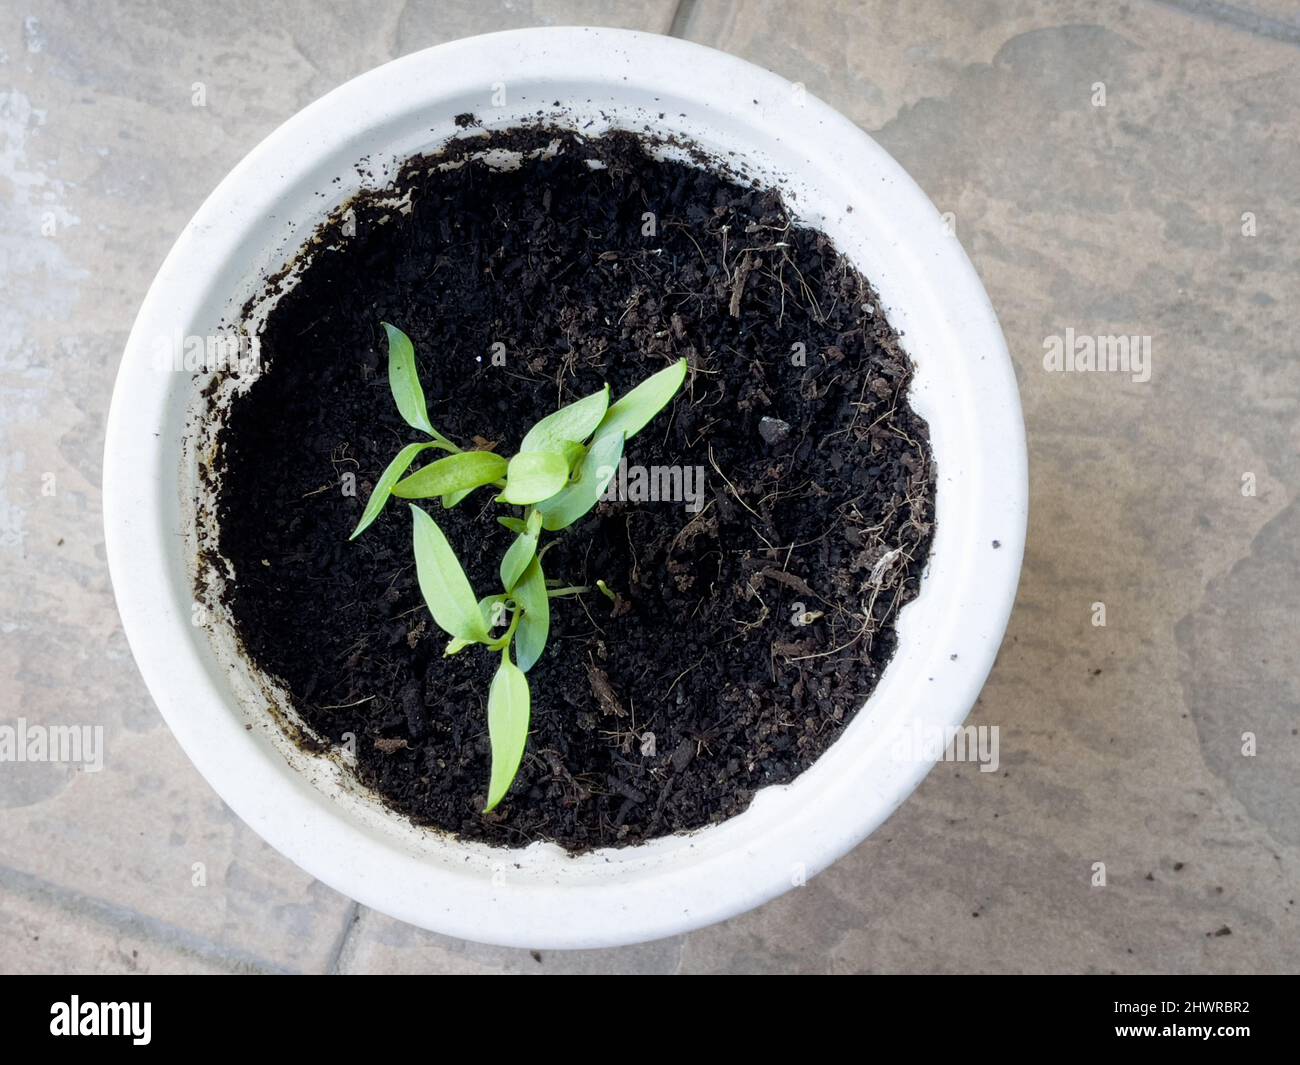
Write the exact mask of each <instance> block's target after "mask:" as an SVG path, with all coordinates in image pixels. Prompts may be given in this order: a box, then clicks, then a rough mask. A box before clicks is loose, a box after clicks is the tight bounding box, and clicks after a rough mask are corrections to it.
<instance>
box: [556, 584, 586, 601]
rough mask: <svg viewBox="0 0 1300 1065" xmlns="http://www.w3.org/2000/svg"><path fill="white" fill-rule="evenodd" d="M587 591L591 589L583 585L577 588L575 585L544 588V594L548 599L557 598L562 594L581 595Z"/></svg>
mask: <svg viewBox="0 0 1300 1065" xmlns="http://www.w3.org/2000/svg"><path fill="white" fill-rule="evenodd" d="M589 591H591V589H590V588H587V587H585V586H584V587H582V588H577V587H570V588H548V589H546V595H547V597H548V598H550V599H558V598H560V596H562V595H582V594H584V593H585V592H589Z"/></svg>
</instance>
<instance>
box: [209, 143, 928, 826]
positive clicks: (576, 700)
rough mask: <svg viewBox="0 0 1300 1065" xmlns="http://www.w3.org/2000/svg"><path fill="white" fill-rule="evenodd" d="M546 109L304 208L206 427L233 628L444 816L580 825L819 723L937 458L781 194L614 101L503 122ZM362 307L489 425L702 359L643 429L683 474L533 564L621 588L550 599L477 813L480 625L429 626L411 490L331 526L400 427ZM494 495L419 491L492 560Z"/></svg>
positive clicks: (643, 817)
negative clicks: (515, 714) (535, 120)
mask: <svg viewBox="0 0 1300 1065" xmlns="http://www.w3.org/2000/svg"><path fill="white" fill-rule="evenodd" d="M552 138H554V139H556V140H558V142H559V148H560V150H559V151H558V153H557V154H555V155H554V156H553V157H550V158H532V159H531V160H530V161H526V162H525V164H524V165H523V166H521V167H519V168H518V169H514V170H499V169H493V168H491V167H489V166H487V165H485V164H484V163H482V162H481V161H476V160H474V159H473V158H472V157H471V156H469V153H468V152H467V151H466V149H465V148H464V146H463V142H462V144H461V145H460V146H459V147H456V148H453V149H451V150H450V151H449V153H448V157H457V158H458V161H460V162H464V165H459V166H455V167H452V168H446V169H438V168H436V166H434V165H433V164H434V163H436V162H438V160H437V159H431V158H426V159H422V160H414V161H412V162H411V163H409V164H408V165H407V166H406V167H405V168H404V169H403V170H402V171H401V173H400V174H399V175H398V177H397V178H396V193H397V195H408V194H409V203H410V210H409V212H403V211H402V210H399V209H397V208H395V207H394V206H393V205H392V190H389V192H388V193H387V194H386V197H387V201H388V202H387V203H379V202H377V201H376V200H375V199H374V198H373V197H371V198H369V199H362V200H361V201H360V202H357V203H356V204H354V215H355V235H354V236H353V235H344V233H343V232H342V231H341V230H340V226H341V225H342V224H343V223H339V222H336V223H334V224H333V225H332V226H330V227H328V228H327V230H326V231H325V232H323V233H322V234H321V241H320V243H319V244H318V247H320V248H321V249H322V250H320V251H319V253H318V254H317V255H316V256H315V257H314V259H313V260H312V261H311V262H310V265H309V266H308V267H307V268H306V270H305V271H304V273H303V275H302V277H301V280H300V282H299V283H298V284H297V286H296V287H293V288H291V289H290V290H289V291H288V292H287V294H285V295H284V296H283V297H282V299H281V300H280V302H279V303H278V305H277V306H276V307H275V309H274V310H273V312H272V313H271V315H270V318H269V320H268V322H267V324H266V327H265V330H264V332H263V333H262V335H261V354H262V360H263V366H264V368H265V372H264V373H263V375H262V376H261V377H260V378H259V379H258V380H257V381H256V382H255V384H254V385H253V386H252V387H251V389H250V390H249V391H248V392H247V394H246V395H243V396H240V397H238V398H236V399H235V400H234V401H233V403H232V405H231V408H230V410H229V412H228V420H227V423H226V425H225V427H224V428H223V430H222V431H221V435H220V451H219V457H218V461H217V468H218V471H219V474H220V495H219V506H218V514H219V520H220V551H221V554H222V555H224V556H225V558H226V559H227V560H228V561H229V563H230V564H231V565H232V566H233V572H234V580H233V582H231V583H230V585H229V586H228V588H227V591H226V593H225V594H226V597H227V602H228V605H229V607H230V608H231V611H232V613H233V617H234V620H235V623H236V627H237V630H238V632H239V634H240V637H241V639H242V641H243V643H244V645H245V647H246V650H247V652H248V653H249V655H250V656H251V657H252V659H253V660H254V661H255V662H256V663H257V664H258V665H259V666H260V667H261V668H262V669H263V670H265V671H266V672H267V673H269V674H270V675H272V676H274V677H276V678H278V679H279V680H281V681H282V682H283V684H284V685H285V686H286V687H287V689H288V691H289V692H290V693H291V694H292V698H293V701H294V703H295V705H296V708H297V710H298V712H299V713H300V714H301V716H302V717H303V719H304V720H305V721H306V722H307V723H308V724H309V725H310V726H311V728H312V729H313V730H315V731H316V732H317V733H318V734H319V736H320V737H321V738H322V739H325V740H328V741H329V742H331V743H336V744H337V743H340V742H342V740H343V737H344V734H345V733H352V734H353V735H354V736H355V737H356V755H357V761H358V773H359V775H360V777H361V779H362V780H363V781H364V782H365V783H366V784H368V785H369V786H371V787H372V788H374V789H376V790H377V791H378V792H379V793H381V794H382V795H383V797H384V798H385V799H386V800H387V801H388V802H389V803H390V804H391V805H392V806H394V807H396V808H397V809H400V810H402V811H404V812H405V813H407V814H409V815H410V817H411V818H412V819H413V820H415V821H416V822H418V823H421V824H428V825H434V826H438V827H440V828H443V829H448V830H451V831H453V832H455V833H458V834H460V835H461V836H463V837H472V838H477V839H485V840H489V841H492V842H497V843H502V844H509V845H523V844H527V843H529V842H531V841H533V840H537V839H550V840H554V841H557V842H558V843H560V844H562V845H564V846H565V847H568V848H571V849H583V848H589V847H593V846H603V845H611V844H620V843H632V842H635V841H638V840H643V839H647V838H650V837H653V836H659V835H663V834H665V833H669V832H674V831H679V830H684V829H690V828H695V827H697V826H701V825H705V824H708V823H710V822H714V821H719V820H721V819H723V818H727V817H730V816H732V815H734V814H737V813H739V812H741V811H742V810H744V809H745V807H746V806H747V805H748V804H749V802H750V800H751V799H752V798H753V796H754V793H755V792H756V791H757V790H758V789H759V788H761V787H764V786H765V785H769V784H779V783H784V782H788V781H790V780H791V779H793V778H794V777H795V776H797V775H798V774H799V773H800V772H802V771H803V770H805V769H807V768H808V767H809V766H810V765H812V763H813V762H814V761H815V760H816V759H817V757H818V755H820V754H821V753H822V752H823V751H824V750H826V748H827V747H828V746H830V744H831V743H833V742H834V740H835V739H836V738H837V737H838V736H839V734H840V732H841V730H842V729H843V728H844V726H845V724H846V723H847V722H848V721H849V720H850V719H851V718H852V716H853V714H854V713H855V711H856V710H857V708H858V707H860V706H861V705H862V703H863V701H864V700H865V698H866V697H867V695H868V694H869V693H870V692H871V690H872V689H873V687H874V686H875V684H876V681H877V679H878V677H879V675H880V671H881V669H882V668H883V667H884V665H885V663H886V662H887V661H888V659H889V657H890V655H891V654H892V653H893V650H894V645H895V636H894V629H893V623H894V620H895V618H896V617H897V614H898V611H899V609H900V607H902V606H903V605H904V604H905V603H907V602H908V601H909V600H910V599H911V598H913V597H914V596H915V594H916V592H917V590H918V584H919V581H920V577H921V573H922V570H923V568H924V566H925V562H926V557H927V553H928V551H929V545H930V540H931V530H932V521H933V512H934V508H933V500H934V479H933V468H932V462H931V458H930V453H929V447H928V432H927V427H926V424H925V422H924V421H923V420H922V419H920V418H919V417H917V415H916V414H914V413H913V412H912V410H911V409H910V407H909V406H908V402H907V389H908V382H909V380H910V376H911V365H910V363H909V360H908V358H907V356H906V354H905V353H904V352H903V351H902V349H901V347H900V345H899V340H898V337H897V336H896V334H895V333H894V332H893V331H892V330H891V328H890V326H889V325H888V323H887V322H886V320H885V318H884V316H883V314H882V313H881V312H880V311H879V310H878V309H877V297H876V295H875V293H874V292H873V291H872V289H871V287H870V285H869V284H868V283H867V281H866V280H864V279H863V278H862V277H861V276H860V275H859V274H858V273H857V272H856V271H855V270H854V269H853V267H852V266H851V265H850V264H849V263H848V262H847V261H846V260H845V259H843V258H842V257H841V256H840V255H839V254H838V253H837V252H836V250H835V248H834V247H833V246H832V245H831V243H830V242H829V240H828V239H827V238H826V237H825V236H824V235H822V234H820V233H818V232H816V231H813V230H811V229H807V228H802V227H800V226H798V225H796V224H794V223H793V222H792V221H791V216H790V214H789V213H788V211H787V210H786V208H785V206H784V205H783V203H782V201H781V199H780V197H779V196H778V195H777V194H775V193H773V192H771V191H765V190H764V189H762V188H758V187H749V186H747V185H746V184H745V183H744V181H743V179H740V178H734V177H724V176H720V173H721V172H720V170H719V169H713V170H706V169H701V168H699V167H697V166H692V165H685V164H679V163H675V162H662V161H655V160H654V159H652V158H651V157H650V155H648V154H647V153H646V152H645V150H644V148H643V142H642V141H641V140H640V139H638V137H636V136H634V135H632V134H627V133H620V134H612V135H609V136H606V137H604V138H600V139H595V140H583V139H579V138H575V137H573V136H570V135H568V134H562V133H559V132H558V131H554V130H546V131H542V132H539V131H537V130H533V131H530V132H526V133H516V134H514V135H504V136H501V137H498V140H499V142H500V143H503V144H505V145H507V146H509V145H511V144H523V145H525V146H536V145H537V144H540V143H544V142H545V141H547V140H550V139H552ZM470 143H472V144H474V145H475V146H482V145H484V144H486V143H488V142H485V141H483V140H474V141H472V142H470ZM493 143H496V142H493ZM466 158H468V159H469V161H467V162H465V161H464V160H465V159H466ZM589 160H598V161H599V162H600V164H601V165H600V166H599V167H592V166H591V165H589ZM381 321H389V322H393V323H394V324H396V325H397V326H398V327H399V328H401V329H403V330H404V331H405V332H406V333H408V334H409V335H410V337H411V338H412V340H413V342H414V344H415V350H416V353H417V356H418V359H419V365H420V375H421V378H422V380H423V383H424V387H425V390H426V392H427V394H428V397H429V414H430V417H431V419H432V421H433V424H434V425H435V426H436V427H437V428H438V429H439V430H440V431H441V432H443V433H444V434H446V435H447V436H449V437H451V438H452V439H453V440H456V441H458V442H460V443H461V444H462V445H464V446H476V447H483V448H492V449H494V450H496V451H498V452H500V453H502V454H504V455H509V454H513V452H514V450H515V449H516V448H517V446H518V444H519V441H520V439H521V437H522V435H523V433H524V432H525V431H526V430H527V428H528V427H529V426H530V425H532V424H533V422H534V421H536V420H537V419H538V418H540V417H542V416H543V415H545V414H547V413H549V412H551V411H553V410H555V409H556V407H557V406H558V405H561V404H564V403H567V402H570V401H572V400H574V399H576V398H578V397H580V396H584V395H587V394H589V393H591V392H594V391H596V390H597V389H598V388H599V387H600V386H601V385H602V384H603V383H604V382H609V383H610V384H611V385H612V386H613V394H614V395H615V396H616V397H617V396H618V395H620V394H621V393H623V392H625V391H626V390H627V389H628V388H630V387H631V386H632V385H634V384H636V383H637V382H639V381H641V380H642V379H644V378H645V377H646V376H647V375H648V374H650V373H652V372H653V371H656V370H659V369H662V368H663V367H665V366H667V365H668V364H669V363H670V362H671V361H672V360H675V359H677V358H679V357H682V356H685V357H686V358H687V359H688V360H689V364H690V374H689V377H688V379H687V383H686V386H685V387H684V389H683V392H682V393H681V395H680V396H679V397H678V399H677V400H676V402H675V404H674V405H673V406H672V407H671V408H670V409H669V410H666V411H664V412H663V413H662V414H661V415H660V416H659V417H658V418H657V419H656V420H655V421H653V422H652V423H651V424H650V425H649V426H648V427H647V428H646V429H645V430H643V431H642V433H641V434H640V435H639V436H637V437H636V438H635V439H634V440H632V441H631V442H630V443H629V445H628V448H627V455H626V461H627V463H628V464H629V472H628V476H627V484H628V487H629V493H628V494H629V495H630V494H633V492H634V491H635V486H636V484H637V483H639V482H638V475H637V473H636V470H635V467H675V468H678V469H679V470H681V471H685V472H686V478H687V479H686V480H685V481H684V482H681V483H683V484H685V485H687V486H690V485H691V484H692V482H691V479H690V478H691V477H693V476H694V472H693V471H697V470H698V471H700V473H699V476H700V482H701V483H700V489H701V492H702V495H701V498H700V501H699V504H698V505H699V509H698V510H697V511H694V512H693V511H691V510H689V509H687V502H685V501H682V500H680V499H679V500H677V501H636V500H611V501H608V502H604V503H601V504H600V505H599V506H598V508H597V509H596V510H594V511H593V512H592V513H591V514H589V515H588V516H587V517H586V518H585V519H583V520H582V521H581V522H579V523H578V524H576V525H574V526H571V527H570V528H569V529H568V530H566V531H564V532H563V533H560V534H555V535H552V536H550V537H549V539H550V540H551V541H553V542H554V546H553V547H552V548H551V549H550V550H549V551H548V552H547V554H546V573H547V576H548V577H551V578H559V579H561V580H563V581H564V583H566V584H574V585H590V586H593V587H594V586H595V583H596V581H597V579H603V580H604V581H605V582H606V583H607V584H608V586H609V587H610V588H611V589H613V590H614V591H616V592H617V595H618V598H617V601H616V602H613V603H611V601H610V600H609V599H607V598H606V597H605V596H603V595H601V594H596V593H593V594H590V595H586V596H584V597H583V598H582V599H581V600H574V599H562V600H555V601H553V617H552V629H551V640H550V643H549V645H548V648H547V650H546V653H545V654H544V655H543V657H542V659H541V661H539V662H538V663H537V665H536V666H535V667H534V668H533V669H532V671H531V672H530V673H529V682H530V686H531V689H532V698H533V709H532V732H531V735H530V738H529V743H528V749H527V752H526V754H525V756H524V762H523V766H522V768H521V770H520V773H519V776H518V779H517V780H516V782H515V785H514V787H513V789H512V790H511V792H510V794H509V795H508V797H507V798H506V800H505V801H504V802H503V803H502V804H501V805H500V807H498V808H497V810H495V811H494V812H493V813H492V814H490V815H486V816H485V815H483V814H481V813H480V810H481V809H482V806H483V804H484V799H485V791H486V784H487V779H488V737H487V728H486V717H485V715H486V695H487V690H488V683H489V680H490V679H491V675H492V672H493V668H494V665H495V656H492V655H490V654H488V653H486V652H484V651H482V649H480V648H470V649H469V650H466V651H464V652H462V653H461V654H459V655H457V656H455V657H452V658H446V657H444V656H443V648H444V646H445V645H446V642H447V636H446V635H445V634H444V633H442V632H441V631H440V630H438V629H437V628H436V626H435V625H434V623H433V620H432V618H431V617H430V616H429V614H428V612H427V610H426V608H425V606H424V604H423V601H422V600H421V597H420V593H419V590H418V588H417V586H416V579H415V569H414V564H413V561H412V556H411V518H410V514H409V511H408V509H407V506H406V504H405V503H403V502H400V501H397V500H394V501H393V502H392V503H390V504H389V506H388V508H387V509H386V510H385V512H384V514H383V516H382V517H381V518H380V519H379V520H378V521H377V522H376V523H375V524H374V525H373V526H372V527H371V528H370V529H369V530H368V531H367V532H366V533H365V534H364V535H363V536H362V537H360V539H358V540H357V541H356V542H353V543H349V542H348V535H349V533H350V532H351V531H352V528H353V526H354V525H355V523H356V521H357V519H358V517H359V516H360V513H361V510H362V508H363V506H364V504H365V502H366V499H367V498H368V496H369V493H370V489H371V486H372V484H373V482H374V480H375V479H376V478H377V477H378V475H379V473H380V471H382V470H383V468H384V467H385V465H386V464H387V463H388V461H389V460H390V459H391V458H392V457H393V455H394V454H396V452H397V451H398V449H399V448H400V447H401V446H402V445H403V444H405V443H409V442H412V441H414V440H416V439H418V438H419V437H418V434H417V433H415V432H414V431H413V430H411V429H409V428H408V427H407V426H406V425H405V424H404V423H403V421H402V420H401V418H400V417H399V416H398V414H397V411H396V410H395V408H394V404H393V400H392V397H391V395H390V393H389V388H388V381H387V373H386V358H387V354H386V353H387V348H386V343H385V340H384V334H383V331H382V330H381V328H380V324H379V323H380V322H381ZM502 353H504V358H502V357H501V356H502ZM435 457H436V453H435ZM347 475H353V478H354V479H355V494H348V493H347V491H346V489H347V486H348V483H349V480H350V478H349V477H348V476H347ZM491 497H492V493H491V490H490V489H489V490H480V491H479V492H478V493H476V494H475V495H474V496H472V497H471V498H470V499H469V500H467V501H466V502H465V503H462V504H461V505H460V506H459V507H458V508H456V509H453V510H445V509H444V508H443V507H442V506H441V505H440V504H439V503H438V502H436V501H434V500H429V501H427V502H426V503H425V505H426V507H427V509H428V510H429V512H430V513H431V514H432V515H433V516H434V517H435V519H436V520H437V521H438V522H439V524H440V525H441V526H442V528H443V529H444V531H445V532H446V533H447V535H448V537H449V539H450V540H451V542H452V544H453V545H454V546H455V548H456V550H457V552H458V554H459V556H460V558H461V560H462V562H463V564H464V566H465V569H466V571H467V572H468V574H469V576H470V579H471V581H472V583H473V585H474V588H475V590H476V592H477V594H479V595H486V594H489V593H491V592H494V591H497V590H498V587H497V586H498V583H499V581H498V577H497V564H498V560H499V559H500V557H501V555H502V553H503V552H504V551H505V549H506V547H507V546H508V545H509V543H510V541H511V539H512V534H511V533H509V532H507V531H506V530H505V529H504V528H502V527H501V526H500V525H499V524H498V523H497V521H496V516H497V515H498V514H500V513H502V508H501V507H500V506H498V505H495V504H493V502H492V498H491ZM507 512H509V513H516V514H517V513H519V511H518V510H517V509H515V508H510V509H508V511H507Z"/></svg>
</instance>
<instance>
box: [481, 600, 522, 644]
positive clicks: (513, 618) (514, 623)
mask: <svg viewBox="0 0 1300 1065" xmlns="http://www.w3.org/2000/svg"><path fill="white" fill-rule="evenodd" d="M523 613H524V612H523V611H522V610H520V609H519V608H518V607H516V608H515V609H514V611H513V612H512V613H511V615H510V627H509V628H508V629H506V631H505V633H504V634H502V636H501V638H500V639H497V640H493V641H492V642H491V643H489V644H485V645H484V646H486V647H487V649H488V650H489V651H503V650H505V649H506V648H507V647H509V646H510V641H511V640H513V639H514V637H515V629H517V628H518V627H519V619H520V618H521V617H522V616H523Z"/></svg>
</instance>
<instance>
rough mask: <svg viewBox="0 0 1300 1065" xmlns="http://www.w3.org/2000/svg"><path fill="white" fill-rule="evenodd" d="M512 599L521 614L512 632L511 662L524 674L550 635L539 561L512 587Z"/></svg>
mask: <svg viewBox="0 0 1300 1065" xmlns="http://www.w3.org/2000/svg"><path fill="white" fill-rule="evenodd" d="M514 599H515V602H516V603H517V604H518V606H519V609H521V610H522V611H523V612H524V613H523V616H522V617H521V618H520V619H519V628H518V629H516V630H515V658H516V659H517V660H518V662H519V668H520V669H522V670H523V671H524V672H525V673H527V672H528V671H529V670H530V669H532V668H533V664H534V663H535V662H536V661H537V660H538V659H539V658H541V657H542V652H543V651H544V650H546V639H547V637H548V636H549V635H550V632H551V598H550V596H548V595H547V594H546V578H545V577H544V576H543V575H542V560H541V559H540V558H534V559H533V560H532V562H530V563H529V564H528V568H527V569H526V570H524V575H523V577H522V578H521V579H520V581H519V583H518V584H516V585H515V589H514Z"/></svg>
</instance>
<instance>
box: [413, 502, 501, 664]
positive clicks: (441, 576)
mask: <svg viewBox="0 0 1300 1065" xmlns="http://www.w3.org/2000/svg"><path fill="white" fill-rule="evenodd" d="M411 519H412V521H413V523H414V528H413V543H414V549H415V575H416V578H417V579H418V581H419V584H420V593H421V594H422V595H423V596H424V602H425V604H426V605H427V606H428V608H429V613H430V614H432V615H433V620H434V621H436V622H437V623H438V627H439V628H440V629H442V630H443V631H444V632H446V633H447V635H448V636H455V637H459V638H460V639H462V640H467V641H469V642H471V643H487V642H488V640H489V639H490V637H489V636H488V630H487V624H486V623H485V621H484V619H483V613H482V611H481V610H479V606H478V600H477V599H476V598H475V597H474V589H473V588H471V587H470V584H469V578H468V577H466V576H465V571H464V570H463V569H461V566H460V561H459V560H458V559H457V558H456V552H455V551H453V550H452V546H451V544H449V543H448V542H447V537H446V536H444V535H443V532H442V530H441V529H440V528H438V523H437V522H435V521H434V520H433V519H432V518H431V517H429V515H428V514H426V513H425V512H424V511H423V510H421V509H420V508H419V507H417V506H416V505H415V504H414V503H412V504H411Z"/></svg>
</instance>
